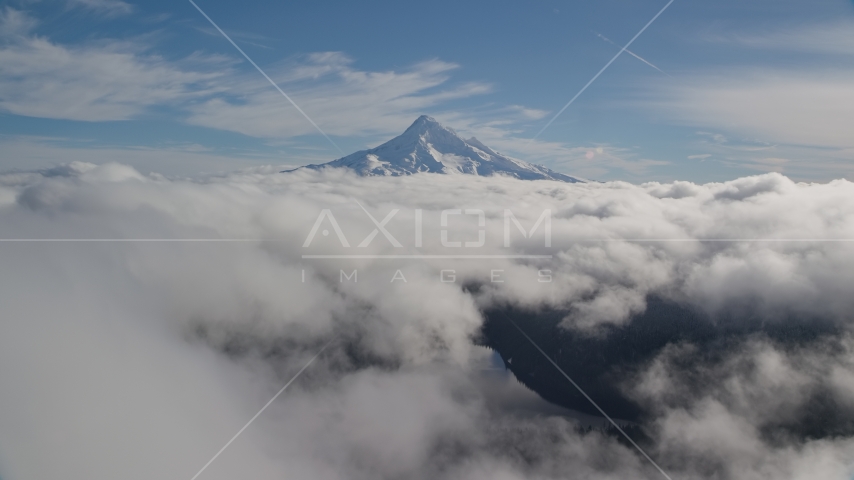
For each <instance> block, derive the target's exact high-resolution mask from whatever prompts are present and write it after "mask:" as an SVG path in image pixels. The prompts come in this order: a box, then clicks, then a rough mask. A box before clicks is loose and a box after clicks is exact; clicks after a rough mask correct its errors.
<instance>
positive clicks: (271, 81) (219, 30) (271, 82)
mask: <svg viewBox="0 0 854 480" xmlns="http://www.w3.org/2000/svg"><path fill="white" fill-rule="evenodd" d="M190 3H192V4H193V6H194V7H196V10H198V11H199V13H201V14H202V15H203V16H204V17H205V18H206V19H207V20H208V21H209V22H211V25H213V26H214V28H215V29H217V31H218V32H219V33H221V34H222V36H223V37H225V39H226V40H228V42H229V43H231V44H232V45H233V46H234V48H236V49H237V51H238V52H240V54H241V55H243V58H245V59H246V60H248V61H249V63H251V64H252V66H253V67H255V69H256V70H258V71H259V72H261V75H264V78H266V79H267V81H268V82H270V85H272V86H274V87H275V88H276V90H278V91H279V93H281V94H282V96H284V97H285V98H286V99H287V100H288V101H289V102H291V105H293V106H294V108H296V109H297V110H298V111H299V113H301V114H302V116H303V117H305V119H306V120H308V122H309V123H311V124H312V125H314V128H316V129H317V131H318V132H320V134H321V135H323V136H324V137H326V139H327V140H329V143H331V144H332V146H333V147H335V149H336V150H338V151H339V152H341V155H344V151H343V150H341V149H340V148H338V145H336V144H335V142H333V141H332V139H331V138H329V135H327V134H326V132H324V131H323V130H321V128H320V127H318V126H317V124H316V123H314V120H312V119H311V117H309V116H308V114H307V113H305V112H304V111H303V110H302V109H301V108H299V105H297V104H296V102H294V101H293V100H291V97H289V96H288V94H287V93H285V92H284V90H282V89H281V88H279V86H278V85H276V82H274V81H273V79H272V78H270V77H269V76H267V74H266V73H264V70H261V67H259V66H258V64H256V63H255V62H253V61H252V59H251V58H249V55H246V52H244V51H243V49H241V48H240V47H238V46H237V44H236V43H234V40H232V39H231V37H229V36H228V35H226V33H225V32H223V31H222V29H221V28H219V25H217V24H216V23H215V22H214V21H213V20H211V17H209V16H208V14H206V13H205V12H204V11H203V10H202V9H201V8H199V6H198V5H196V2H194V1H193V0H190Z"/></svg>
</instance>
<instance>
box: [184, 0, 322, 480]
mask: <svg viewBox="0 0 854 480" xmlns="http://www.w3.org/2000/svg"><path fill="white" fill-rule="evenodd" d="M191 1H192V0H191ZM334 340H335V339H334V338H333V339H332V340H330V341H329V342H327V343H326V345H324V346H323V348H321V349H320V351H319V352H317V353H316V354H315V355H314V356H313V357H311V360H309V361H308V363H306V364H305V365H304V366H303V367H302V368H301V369H300V371H299V372H297V374H296V375H294V376H293V378H291V379H290V380H289V381H288V383H286V384H285V386H284V387H282V389H281V390H279V392H278V393H276V394H275V395H273V398H271V399H270V401H269V402H267V403H266V404H265V405H264V406H263V407H261V410H258V413H256V414H255V416H254V417H252V418H250V419H249V421H248V422H246V425H244V426H243V428H241V429H240V430H238V431H237V433H235V434H234V436H233V437H231V440H229V441H228V443H226V444H225V445H224V446H223V447H222V448H220V449H219V451H218V452H216V455H214V456H213V458H211V459H210V460H208V463H206V464H205V466H204V467H202V469H201V470H199V471H198V473H196V474H195V475H193V478H192V479H190V480H196V479H197V478H198V477H199V475H201V474H202V472H204V471H205V469H207V468H208V467H209V466H210V464H212V463H213V461H214V460H216V459H217V457H219V456H220V454H221V453H222V452H224V451H225V449H226V448H228V446H229V445H231V443H232V442H234V441H235V440H237V437H239V436H240V434H241V433H243V431H244V430H246V429H247V428H248V427H249V425H252V422H254V421H255V419H256V418H258V417H259V416H260V415H261V414H262V413H263V412H264V410H266V409H267V407H269V406H270V404H271V403H273V401H275V400H276V399H277V398H279V395H281V394H282V393H284V391H285V389H286V388H288V387H289V386H290V385H291V384H292V383H294V380H296V379H297V378H298V377H299V376H300V375H302V372H304V371H305V369H306V368H308V367H309V365H311V364H312V363H314V361H315V360H317V357H319V356H320V354H321V353H323V351H324V350H326V347H328V346H329V345H331V344H332V342H333V341H334Z"/></svg>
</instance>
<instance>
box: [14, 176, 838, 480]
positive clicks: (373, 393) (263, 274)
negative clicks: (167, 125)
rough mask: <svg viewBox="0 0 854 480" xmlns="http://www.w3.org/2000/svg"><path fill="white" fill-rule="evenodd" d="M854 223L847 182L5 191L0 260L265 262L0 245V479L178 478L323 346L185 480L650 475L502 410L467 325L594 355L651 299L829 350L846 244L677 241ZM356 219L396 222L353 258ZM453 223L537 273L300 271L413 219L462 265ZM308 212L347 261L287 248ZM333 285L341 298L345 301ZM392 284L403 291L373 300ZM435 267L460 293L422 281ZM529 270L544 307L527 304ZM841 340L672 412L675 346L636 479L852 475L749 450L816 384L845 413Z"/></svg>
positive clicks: (790, 451)
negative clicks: (752, 321)
mask: <svg viewBox="0 0 854 480" xmlns="http://www.w3.org/2000/svg"><path fill="white" fill-rule="evenodd" d="M852 198H854V185H852V184H851V183H850V182H847V181H843V180H840V181H835V182H831V183H828V184H798V183H794V182H792V181H790V180H789V179H787V178H785V177H783V176H781V175H777V174H767V175H761V176H755V177H747V178H742V179H738V180H735V181H732V182H727V183H716V184H706V185H697V184H692V183H688V182H675V183H672V184H658V183H650V184H644V185H639V186H637V185H630V184H626V183H606V184H574V185H570V184H563V183H556V182H545V181H543V182H523V181H517V180H513V179H506V178H469V177H466V178H460V177H453V176H440V175H419V176H414V177H406V178H359V177H354V176H351V175H349V174H347V173H346V172H310V171H307V172H298V173H293V174H269V173H259V172H242V173H234V174H229V175H221V176H212V177H205V178H199V179H195V180H169V179H166V178H164V177H162V176H159V175H142V174H140V173H139V172H137V171H135V170H134V169H132V168H130V167H127V166H124V165H119V164H108V165H101V166H95V165H92V164H86V163H80V162H78V163H73V164H70V165H66V166H63V167H58V168H54V169H50V170H44V171H41V172H31V173H15V174H6V175H2V176H0V237H2V238H59V237H62V238H245V239H275V241H260V240H256V241H249V242H232V243H203V242H195V243H193V242H188V243H151V242H139V243H3V244H0V263H1V264H2V265H3V266H4V268H3V269H2V271H0V287H2V288H0V316H2V318H3V319H4V320H3V322H0V382H2V383H3V385H4V388H3V389H0V475H2V476H3V478H4V479H11V480H14V479H18V478H54V477H60V476H61V477H63V478H69V479H84V478H87V479H88V478H164V477H170V478H176V477H177V478H182V477H185V478H190V477H191V476H192V475H193V474H194V473H195V472H196V471H197V470H198V468H200V467H201V466H202V465H204V463H205V462H206V461H207V460H208V459H209V458H210V457H211V456H212V455H213V453H215V452H216V451H217V450H218V449H219V448H220V447H221V446H222V445H223V444H224V443H225V442H226V441H227V440H228V438H230V437H231V435H233V433H234V432H236V431H237V430H238V429H239V428H240V427H241V426H242V425H243V423H244V422H245V421H246V420H247V419H248V418H250V417H251V416H252V415H253V414H254V413H255V412H256V411H257V409H258V408H260V406H261V405H263V404H264V403H265V402H266V401H267V399H269V397H270V396H272V394H273V393H274V392H275V391H276V390H277V389H278V388H279V387H280V386H281V384H282V383H283V381H284V380H285V379H287V378H289V377H290V376H291V375H292V374H293V373H294V372H295V371H296V370H297V369H298V368H299V367H300V366H302V364H303V363H304V362H305V361H306V360H307V358H308V357H309V356H310V355H312V354H313V353H314V352H315V351H316V350H317V349H318V348H319V347H320V345H322V344H323V343H324V342H325V341H326V340H327V339H329V338H331V337H332V336H333V335H336V336H337V338H338V341H337V343H335V344H333V347H332V348H331V349H330V351H329V353H328V354H325V355H324V356H323V357H322V358H321V359H320V361H319V362H318V363H317V364H315V365H313V366H312V367H311V368H310V369H309V370H308V371H307V373H306V377H305V378H303V379H301V380H302V381H301V382H298V384H297V385H295V386H294V387H293V389H291V390H289V391H288V392H287V393H286V394H285V395H283V396H282V397H280V399H279V400H278V401H277V402H276V403H275V404H274V405H273V406H272V407H271V408H270V409H269V410H267V411H266V412H265V413H264V414H263V416H262V417H261V418H259V420H258V421H257V422H256V423H255V424H253V426H252V427H251V428H250V429H248V430H247V431H246V432H245V434H244V435H243V436H242V437H240V438H239V439H238V441H236V442H235V443H234V444H233V445H232V446H231V447H229V449H228V450H226V452H225V453H224V454H223V455H222V456H221V457H220V458H219V459H217V461H216V462H215V463H214V464H212V465H211V467H210V468H209V469H208V470H207V471H206V472H205V474H204V478H210V479H215V478H237V477H240V478H243V477H252V478H280V477H281V476H282V475H292V476H297V477H300V478H325V479H329V478H332V479H334V478H342V479H343V478H401V477H406V478H470V479H475V478H507V479H514V478H563V477H564V476H565V475H566V472H567V471H572V472H575V473H577V474H578V475H579V476H583V477H586V478H657V476H658V473H657V472H656V471H655V470H653V469H651V468H650V467H649V466H648V465H647V464H646V463H645V462H644V461H643V459H642V458H640V457H638V456H637V455H635V454H634V453H633V452H632V450H630V449H628V448H626V447H624V446H622V445H621V444H619V443H617V442H615V441H613V440H612V439H609V438H607V437H604V436H602V435H599V434H597V433H591V434H581V433H579V431H578V430H577V429H576V428H575V426H574V424H573V422H572V420H571V419H569V418H566V417H560V416H552V415H546V414H543V413H541V414H539V415H534V416H530V415H521V414H520V413H519V412H518V411H517V410H515V409H513V408H509V407H508V406H507V405H506V404H502V403H501V402H498V401H497V400H496V399H498V398H504V397H505V396H506V395H507V392H508V391H511V390H512V389H513V388H518V387H513V384H512V383H508V382H492V383H490V382H488V381H486V380H485V379H484V378H485V377H483V374H481V373H479V372H480V369H481V368H482V367H483V363H482V362H483V353H482V350H481V349H479V348H477V347H473V346H472V336H473V335H475V334H476V332H477V331H478V328H479V326H480V324H481V321H482V319H481V315H480V309H481V308H483V307H485V306H489V305H501V304H503V303H512V304H516V305H518V306H526V307H531V308H558V307H559V308H564V309H567V311H569V312H571V313H570V315H569V316H568V317H567V319H566V322H565V323H566V325H567V327H568V328H582V329H585V330H586V331H589V329H595V328H596V327H597V326H602V325H606V324H623V323H625V322H627V321H629V317H630V315H631V313H632V312H638V311H641V310H643V309H644V308H645V302H646V298H647V297H648V296H649V295H659V296H663V297H666V298H671V299H674V300H676V301H678V302H681V303H683V304H686V305H693V306H695V307H697V308H701V309H704V310H706V311H708V312H711V313H713V314H714V313H715V312H721V311H726V310H728V309H731V308H732V307H733V306H734V305H735V306H741V307H743V306H746V308H747V309H748V310H749V311H750V312H752V313H753V314H756V315H759V316H761V317H762V318H764V319H765V320H766V321H768V322H782V321H786V320H785V319H786V318H787V316H792V315H793V316H817V317H820V318H823V319H827V320H830V321H833V322H836V323H837V324H839V325H843V326H845V327H846V328H847V325H848V322H850V311H851V310H852V307H854V305H852V302H854V298H852V296H851V295H850V292H849V290H850V288H849V286H850V285H852V284H854V278H852V276H854V273H852V272H854V250H852V249H853V248H854V245H852V244H851V243H843V242H822V241H818V240H811V241H805V242H784V241H761V242H743V241H732V242H697V241H694V240H695V239H709V238H729V239H759V238H764V239H778V240H782V239H795V238H801V239H842V238H849V239H850V238H854V201H852ZM356 200H358V201H360V202H361V203H362V205H364V207H365V208H366V209H367V210H368V211H369V212H371V213H372V215H373V216H374V217H375V218H377V220H378V221H379V220H381V219H383V218H385V217H386V215H387V214H388V213H389V212H390V211H392V209H395V208H397V209H400V211H399V212H398V213H397V214H396V215H395V216H394V217H392V219H391V220H390V221H389V222H388V223H387V224H386V228H387V229H388V231H389V233H390V234H391V235H393V236H394V237H395V238H396V239H397V240H399V241H400V243H401V244H402V245H404V247H402V248H400V249H398V248H394V247H392V246H391V244H390V243H389V242H388V240H387V239H386V238H385V237H384V235H383V234H377V235H376V236H375V238H374V240H373V241H372V242H371V243H370V245H369V246H367V247H364V248H359V247H356V246H355V245H357V244H359V243H360V242H362V240H363V239H364V238H366V237H367V236H368V235H369V234H370V233H371V231H372V230H373V229H374V225H373V223H372V222H371V221H370V220H369V219H368V218H367V216H366V215H365V214H364V212H363V211H362V210H361V209H360V208H359V207H358V206H357V205H356V204H355V201H356ZM456 208H459V209H466V208H469V209H481V210H483V211H484V212H485V227H484V228H485V230H486V237H485V238H486V242H485V245H484V247H482V248H480V249H476V250H475V249H472V252H476V253H478V254H507V253H513V254H522V253H524V254H535V253H536V254H553V255H554V258H552V259H551V260H513V259H507V260H501V259H493V260H489V261H483V260H477V261H471V260H469V261H454V260H388V259H385V260H366V259H361V260H359V259H357V260H341V261H339V260H309V259H304V258H302V255H303V254H304V253H306V252H309V253H313V254H320V253H353V252H357V253H369V254H390V253H396V254H400V253H413V252H415V251H416V250H415V249H414V247H413V245H414V242H415V233H414V232H415V229H414V218H415V215H416V214H415V209H422V211H423V212H422V214H423V218H424V227H423V232H424V246H423V247H422V248H421V249H420V251H421V252H422V253H425V252H426V253H448V252H449V250H451V251H452V252H451V253H459V252H460V251H462V250H465V249H464V248H460V249H453V248H450V249H449V248H448V247H442V245H441V238H440V235H439V229H440V228H441V227H440V225H439V222H440V211H441V210H444V209H456ZM508 208H509V209H511V210H512V211H513V213H514V214H515V215H516V217H518V219H519V221H520V223H521V224H522V225H524V226H525V227H526V228H530V226H532V225H533V224H534V221H535V220H536V219H537V218H538V217H539V215H540V214H541V212H542V211H543V209H551V210H552V224H551V225H552V231H553V244H552V247H551V248H550V249H547V248H545V247H544V234H543V231H542V230H540V231H539V232H537V233H535V234H534V235H532V236H531V238H529V239H524V238H522V236H521V234H519V233H517V232H516V230H515V228H514V229H513V230H511V234H512V235H513V236H512V247H511V248H509V249H508V248H505V247H504V246H503V235H504V223H503V214H504V209H508ZM323 209H330V211H331V212H332V213H333V214H334V216H335V218H336V219H337V221H338V223H339V224H340V227H341V230H342V232H343V233H344V235H345V236H346V238H347V239H348V241H349V243H350V244H351V245H353V246H352V247H350V248H349V249H345V248H343V247H341V245H340V243H339V242H338V239H337V235H336V234H335V232H334V231H332V230H333V228H332V226H331V224H328V223H327V224H324V225H323V226H322V229H326V230H329V234H328V235H327V236H323V235H322V234H321V233H318V234H317V237H316V239H315V240H314V241H313V242H312V243H311V245H310V247H308V248H303V246H302V245H303V244H304V242H305V240H306V237H307V235H308V232H309V230H310V229H311V227H312V225H313V224H314V222H315V221H316V219H317V218H318V215H319V213H320V212H321V210H323ZM476 219H477V217H476V216H474V215H472V216H451V219H450V220H449V222H450V223H449V229H450V233H449V235H450V236H449V238H448V240H450V241H457V240H459V241H476V239H477V238H478V233H477V230H478V229H479V228H480V227H478V223H477V221H476ZM511 227H512V226H511ZM322 229H320V230H319V231H321V230H322ZM627 238H634V239H644V238H646V239H652V238H656V239H662V238H667V239H681V240H686V241H685V242H637V241H623V240H621V239H627ZM603 240H610V241H603ZM466 253H470V252H466ZM354 269H356V270H358V282H353V281H346V280H345V281H343V282H342V281H341V276H340V272H341V270H345V271H346V272H351V271H352V270H354ZM398 269H399V270H400V271H401V273H403V275H404V276H405V278H406V280H407V281H406V282H405V283H404V282H401V281H398V282H391V281H390V280H391V279H392V278H393V277H394V276H395V273H396V270H398ZM442 269H454V270H455V275H456V276H457V279H456V280H457V281H456V283H442V282H440V281H439V275H440V270H442ZM542 269H549V270H551V271H552V274H553V279H554V281H553V282H552V283H541V282H538V270H542ZM492 270H503V272H499V276H500V278H501V279H503V280H504V283H492V282H491V281H490V280H491V276H492V275H493V272H492ZM303 271H304V272H305V273H304V274H305V281H304V282H303V280H302V279H303ZM477 286H479V287H480V288H475V287H477ZM464 287H465V288H464ZM835 341H836V343H837V345H836V347H835V349H832V348H819V349H809V348H805V349H803V350H800V351H797V352H790V351H786V350H781V349H779V348H778V347H777V346H776V345H774V344H772V343H769V342H763V341H761V340H757V341H756V342H753V343H748V344H747V346H746V347H744V348H741V349H738V350H736V351H734V352H732V355H730V356H727V357H725V358H724V359H723V360H722V361H721V362H719V363H709V364H701V365H700V366H699V367H701V368H698V370H697V372H699V373H697V375H701V378H702V379H706V380H709V381H708V382H707V383H703V385H707V387H704V388H700V389H695V390H688V391H680V388H683V387H684V385H685V383H684V382H681V381H679V379H680V378H681V377H680V376H681V375H686V371H685V370H680V369H679V368H677V367H676V366H675V365H678V363H679V360H680V358H682V357H684V356H685V355H687V353H686V352H688V350H685V348H689V347H678V346H674V349H672V350H667V351H664V352H662V353H661V354H660V355H659V356H658V357H657V359H656V360H655V361H654V362H652V363H651V364H650V365H647V366H639V368H640V371H639V374H638V376H637V379H636V381H635V383H634V384H633V385H632V386H631V388H632V389H633V391H635V392H636V393H635V395H636V397H637V398H642V399H646V400H647V401H649V402H652V403H654V404H656V405H660V407H659V408H658V409H657V410H656V412H657V413H656V417H655V418H654V419H653V420H654V421H653V422H652V425H653V427H654V430H653V433H654V435H653V438H654V439H655V441H654V443H652V444H651V445H649V448H650V452H651V454H652V455H654V456H655V457H656V458H657V459H658V460H659V461H660V463H661V464H662V465H663V466H664V467H665V468H666V469H668V470H669V471H670V472H671V473H672V474H673V476H674V478H769V477H772V478H793V479H794V478H818V477H820V478H850V476H851V474H852V467H851V466H850V458H851V455H852V454H854V442H852V441H851V439H849V438H847V437H844V436H843V437H839V438H829V439H823V440H808V439H797V438H774V439H769V438H767V437H766V436H764V435H765V434H764V433H763V428H764V426H765V425H766V423H767V422H768V420H767V419H768V417H769V416H770V415H771V414H772V413H775V414H777V416H778V418H784V419H785V418H787V415H788V416H790V415H794V413H792V412H795V411H796V410H797V408H795V407H797V405H799V404H800V403H799V402H801V401H802V397H801V396H800V394H799V393H798V392H802V391H803V389H804V388H806V387H808V386H810V385H822V386H829V387H828V388H831V389H832V391H833V392H836V393H834V395H835V398H837V399H840V401H842V400H844V399H846V398H847V399H850V398H854V395H852V394H851V392H854V383H852V382H854V380H852V378H854V377H852V375H851V371H852V369H851V366H852V365H854V361H852V360H851V359H852V358H854V353H851V352H854V346H852V345H851V341H850V340H849V339H847V337H845V336H843V337H840V338H838V339H836V340H835ZM680 348H682V350H680ZM680 355H682V357H680ZM739 365H742V366H744V365H746V366H752V367H750V368H747V367H745V368H735V367H734V366H739ZM712 379H713V380H715V381H714V382H713V381H711V380H712ZM816 388H817V387H816ZM514 395H515V394H514ZM772 400H773V401H774V403H771V401H772ZM496 402H497V403H496ZM763 412H765V414H763ZM45 459H50V461H45Z"/></svg>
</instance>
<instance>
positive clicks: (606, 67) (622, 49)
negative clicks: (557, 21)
mask: <svg viewBox="0 0 854 480" xmlns="http://www.w3.org/2000/svg"><path fill="white" fill-rule="evenodd" d="M191 1H192V0H191ZM673 2H674V0H670V1H669V2H667V5H665V6H664V8H662V9H661V10H659V11H658V13H656V14H655V16H654V17H652V20H650V21H649V22H647V24H646V25H644V26H643V28H641V29H640V31H639V32H638V33H637V34H636V35H635V36H634V37H632V39H631V40H629V43H627V44H626V46H625V47H623V48H621V49H620V51H619V52H617V54H616V55H614V58H612V59H611V60H610V61H608V63H606V64H605V66H604V67H602V70H599V72H598V73H597V74H596V75H594V76H593V78H591V79H590V81H589V82H587V84H586V85H584V87H582V89H581V90H579V92H578V93H576V94H575V96H574V97H572V99H571V100H570V101H569V102H567V103H566V105H564V106H563V108H561V109H560V111H559V112H557V114H556V115H555V116H554V117H552V119H551V120H549V123H547V124H546V126H545V127H543V128H542V130H540V131H539V132H537V134H536V135H534V138H537V137H539V136H540V134H542V133H543V132H544V131H546V129H547V128H549V125H551V124H552V122H554V121H555V120H557V117H559V116H560V114H561V113H563V111H564V110H566V109H567V108H569V106H570V105H572V102H574V101H575V99H576V98H578V97H579V96H581V94H582V93H584V91H585V90H587V87H589V86H590V84H592V83H593V82H595V81H596V79H597V78H599V75H602V72H604V71H605V70H607V69H608V67H610V66H611V64H612V63H614V60H616V59H617V58H618V57H619V56H620V55H622V53H623V52H624V51H626V49H627V48H629V46H631V44H632V43H634V42H635V40H637V38H638V37H640V36H641V34H642V33H643V32H644V31H645V30H646V29H647V28H649V26H650V25H652V22H654V21H655V19H657V18H658V17H659V16H660V15H661V14H662V13H664V11H665V10H667V7H669V6H670V4H671V3H673Z"/></svg>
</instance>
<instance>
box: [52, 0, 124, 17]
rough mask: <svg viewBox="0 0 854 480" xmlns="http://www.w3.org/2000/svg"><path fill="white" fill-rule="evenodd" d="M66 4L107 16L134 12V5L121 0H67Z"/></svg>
mask: <svg viewBox="0 0 854 480" xmlns="http://www.w3.org/2000/svg"><path fill="white" fill-rule="evenodd" d="M68 4H69V6H72V7H78V8H84V9H88V10H91V11H93V12H95V13H98V14H101V15H105V16H108V17H117V16H121V15H129V14H131V13H133V12H134V6H133V5H131V4H130V3H127V2H124V1H122V0H68Z"/></svg>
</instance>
